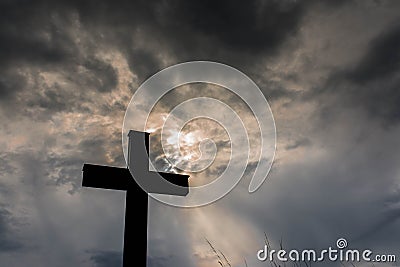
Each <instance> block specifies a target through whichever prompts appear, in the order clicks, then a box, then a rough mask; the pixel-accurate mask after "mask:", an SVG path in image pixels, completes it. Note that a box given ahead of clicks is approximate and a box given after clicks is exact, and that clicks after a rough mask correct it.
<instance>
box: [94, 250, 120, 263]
mask: <svg viewBox="0 0 400 267" xmlns="http://www.w3.org/2000/svg"><path fill="white" fill-rule="evenodd" d="M89 253H90V254H91V256H90V260H91V261H92V262H93V264H94V266H95V267H121V266H122V253H121V252H117V251H91V252H89Z"/></svg>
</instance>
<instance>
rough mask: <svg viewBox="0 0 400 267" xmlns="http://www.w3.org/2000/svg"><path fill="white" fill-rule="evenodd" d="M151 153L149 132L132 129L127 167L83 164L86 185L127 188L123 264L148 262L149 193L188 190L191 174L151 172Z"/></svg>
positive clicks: (136, 264)
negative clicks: (149, 154) (149, 157)
mask: <svg viewBox="0 0 400 267" xmlns="http://www.w3.org/2000/svg"><path fill="white" fill-rule="evenodd" d="M148 152H149V133H144V132H137V131H130V132H129V145H128V168H118V167H109V166H102V165H93V164H84V166H83V179H82V186H83V187H92V188H102V189H111V190H123V191H126V199H125V227H124V251H123V266H124V267H128V264H129V263H130V264H132V263H133V262H134V263H135V266H143V267H144V266H146V265H147V232H148V229H147V225H148V222H147V220H148V193H147V192H149V193H157V194H169V195H178V196H185V195H187V194H188V193H189V188H188V187H189V182H188V179H189V176H188V175H178V174H172V173H156V172H150V171H149V160H148ZM132 175H133V176H134V177H135V179H134V178H133V177H132ZM133 225H135V226H136V228H133ZM137 244H138V245H137Z"/></svg>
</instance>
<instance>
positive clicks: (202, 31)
mask: <svg viewBox="0 0 400 267" xmlns="http://www.w3.org/2000/svg"><path fill="white" fill-rule="evenodd" d="M0 10H1V11H0V13H1V16H0V21H1V22H0V73H1V75H0V119H1V127H0V138H1V139H0V140H1V141H0V265H1V266H16V267H24V266H32V267H40V266H52V267H67V266H68V267H69V266H82V267H84V266H85V267H86V266H98V267H116V266H121V255H122V254H121V252H122V237H123V227H124V225H123V224H124V222H123V216H124V203H125V202H124V201H125V195H124V193H123V192H116V191H107V190H96V189H82V188H81V186H80V185H81V179H82V172H81V169H82V165H83V163H85V162H90V163H96V164H107V165H114V166H124V165H125V161H124V157H123V152H122V146H121V130H122V122H123V118H124V114H125V110H126V108H127V106H128V103H129V100H130V98H131V97H132V95H133V93H134V92H135V90H136V89H137V88H138V87H139V86H140V84H141V83H142V82H144V81H145V80H146V79H147V78H148V77H150V76H151V75H152V74H154V73H156V72H157V71H160V70H162V69H163V68H165V67H168V66H171V65H173V64H176V63H181V62H186V61H191V60H211V61H217V62H221V63H224V64H227V65H230V66H233V67H235V68H237V69H239V70H241V71H242V72H244V73H246V74H247V75H248V76H249V77H250V78H252V79H253V80H254V81H255V82H256V83H257V85H258V86H259V87H260V89H261V90H262V92H263V93H264V95H265V97H266V98H267V99H268V101H269V104H270V106H271V109H272V112H273V115H274V118H275V122H276V129H277V151H276V158H275V161H274V165H273V168H272V170H271V172H270V174H269V176H268V179H267V181H266V182H265V183H264V184H263V186H262V187H261V188H260V189H259V190H258V191H257V192H256V193H254V194H249V193H248V192H247V187H248V184H249V177H247V176H245V177H244V179H243V180H242V182H241V183H240V184H239V186H237V187H236V188H235V190H234V191H233V192H231V193H230V194H229V195H228V196H226V197H225V198H223V199H222V200H220V201H218V202H216V203H214V204H212V205H208V206H206V207H201V208H196V209H179V208H174V207H170V206H166V205H164V204H161V203H159V202H156V201H154V200H153V201H151V203H150V215H149V245H148V251H149V258H148V266H149V267H161V266H163V267H169V266H174V267H176V266H185V267H210V266H220V264H219V263H218V257H217V256H216V255H215V253H214V252H213V251H212V249H211V247H210V245H209V244H208V243H207V241H206V239H207V240H209V241H210V243H212V245H213V246H214V247H215V248H216V249H217V250H218V251H221V252H222V253H224V255H225V256H226V258H227V259H228V260H229V262H230V264H231V265H232V266H235V267H239V266H245V263H244V259H246V262H247V264H248V266H265V265H266V264H265V263H260V262H258V261H257V259H256V252H257V250H258V249H260V248H261V247H262V246H263V244H264V233H266V234H267V235H268V237H269V240H270V241H271V243H272V245H273V246H275V247H279V242H280V240H283V245H284V247H286V248H298V249H302V248H326V247H329V246H333V245H334V243H335V242H336V240H337V239H338V238H339V237H345V238H346V239H347V240H348V241H349V244H350V246H351V247H359V248H363V249H364V248H369V249H372V250H374V252H376V253H387V254H396V255H397V256H398V257H400V254H399V253H400V252H399V247H400V246H399V240H400V230H399V229H400V221H399V217H400V164H398V163H399V162H400V149H399V148H400V139H399V136H400V88H399V87H400V12H399V11H400V3H399V2H397V1H394V0H393V1H385V0H376V1H369V0H365V1H361V0H360V1H356V0H354V1H350V0H349V1H300V0H298V1H295V0H287V1H285V0H283V1H261V0H260V1H252V2H249V1H242V2H240V3H239V2H238V1H86V0H84V1H62V0H61V1H29V0H15V1H10V0H1V1H0ZM202 95H207V96H213V97H215V98H217V99H222V100H226V101H227V103H228V104H230V105H232V106H234V107H236V108H239V110H241V111H242V113H243V114H244V115H245V116H246V117H249V118H248V120H249V123H250V124H251V123H252V122H251V120H252V119H251V118H250V117H251V116H250V115H249V114H248V110H246V107H245V106H243V105H242V104H241V102H240V100H238V99H235V97H227V93H226V92H225V91H224V89H222V88H216V87H207V86H203V87H202V86H199V87H197V88H196V87H195V86H194V87H189V88H177V89H175V91H174V92H172V93H171V94H170V95H168V96H166V98H165V99H164V100H163V101H162V102H161V103H160V104H159V107H158V109H157V110H155V113H154V114H153V115H152V116H153V118H154V119H153V121H152V122H153V123H154V124H155V125H150V126H157V118H158V119H159V117H160V116H162V114H163V113H165V112H166V111H168V110H170V109H171V108H173V106H174V105H176V104H178V102H179V101H180V100H184V99H187V98H188V97H189V96H202ZM210 123H211V122H208V124H207V122H204V121H199V122H197V124H196V123H194V124H193V125H192V126H191V127H188V129H187V131H188V132H190V131H194V132H196V133H198V132H200V133H201V134H207V131H204V129H210V128H211V127H210ZM207 125H208V127H207ZM214 134H215V135H214V136H218V138H220V141H221V140H222V141H223V140H225V139H226V135H224V133H223V132H218V131H217V132H214ZM251 142H253V143H252V145H253V146H257V141H256V140H251ZM220 144H221V151H222V154H220V158H219V159H218V161H217V162H218V163H219V165H216V166H214V167H215V168H211V169H210V170H208V172H207V170H206V171H205V172H204V173H203V174H202V175H199V177H200V178H199V179H197V180H196V182H195V183H199V184H202V183H205V182H206V181H205V180H201V177H203V179H212V177H213V175H216V174H217V173H218V172H219V171H220V169H221V168H220V167H221V166H223V163H224V162H226V161H225V160H226V155H225V156H224V153H225V150H224V149H226V148H225V147H224V144H225V145H226V144H227V143H224V142H220ZM327 265H328V263H323V264H321V265H320V266H327ZM332 265H333V266H340V264H332ZM357 266H363V265H362V264H358V265H357ZM365 266H367V265H365ZM368 266H369V265H368ZM375 266H377V265H376V264H375ZM381 266H386V265H381ZM387 266H390V265H387Z"/></svg>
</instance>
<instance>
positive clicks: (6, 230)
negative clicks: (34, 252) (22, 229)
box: [0, 206, 24, 253]
mask: <svg viewBox="0 0 400 267" xmlns="http://www.w3.org/2000/svg"><path fill="white" fill-rule="evenodd" d="M15 220H16V218H14V217H13V215H12V213H11V212H10V211H9V210H8V209H6V208H5V207H2V206H0V253H4V252H9V251H18V250H20V249H22V248H23V247H24V245H23V244H22V243H21V242H19V241H18V240H16V239H15V236H13V233H14V231H15V230H13V229H12V227H11V226H12V225H13V224H15Z"/></svg>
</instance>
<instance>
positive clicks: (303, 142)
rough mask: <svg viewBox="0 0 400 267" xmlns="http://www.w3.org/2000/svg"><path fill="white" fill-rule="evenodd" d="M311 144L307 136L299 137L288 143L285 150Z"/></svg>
mask: <svg viewBox="0 0 400 267" xmlns="http://www.w3.org/2000/svg"><path fill="white" fill-rule="evenodd" d="M309 145H311V141H310V139H308V138H301V139H298V140H296V141H295V142H293V143H290V144H288V145H287V146H286V147H285V149H286V150H292V149H296V148H298V147H303V146H309Z"/></svg>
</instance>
